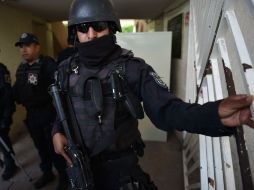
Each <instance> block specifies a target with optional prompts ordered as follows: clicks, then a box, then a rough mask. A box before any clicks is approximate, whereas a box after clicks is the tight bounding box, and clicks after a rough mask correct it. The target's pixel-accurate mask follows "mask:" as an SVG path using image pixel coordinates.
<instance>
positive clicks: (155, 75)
mask: <svg viewBox="0 0 254 190" xmlns="http://www.w3.org/2000/svg"><path fill="white" fill-rule="evenodd" d="M149 74H150V75H151V76H152V77H153V79H154V80H155V82H156V83H157V84H158V85H159V86H161V87H162V88H166V89H168V86H167V84H166V83H165V82H164V81H163V80H161V78H160V76H159V75H158V74H157V73H155V72H150V73H149Z"/></svg>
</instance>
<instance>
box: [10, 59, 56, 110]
mask: <svg viewBox="0 0 254 190" xmlns="http://www.w3.org/2000/svg"><path fill="white" fill-rule="evenodd" d="M48 59H51V58H48V57H40V59H39V61H38V62H36V63H34V64H33V65H31V66H29V65H28V64H26V63H21V65H20V66H19V67H18V69H17V72H16V85H15V87H16V88H17V89H16V92H17V93H18V96H17V97H18V101H19V102H20V103H22V104H23V105H24V106H25V107H26V108H27V109H32V108H38V107H41V106H46V105H48V103H49V102H51V100H50V96H49V94H48V91H47V86H48V84H47V82H46V81H47V79H46V78H45V77H46V73H43V68H45V67H46V64H47V63H48ZM50 61H51V60H50Z"/></svg>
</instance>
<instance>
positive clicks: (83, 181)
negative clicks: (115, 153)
mask: <svg viewBox="0 0 254 190" xmlns="http://www.w3.org/2000/svg"><path fill="white" fill-rule="evenodd" d="M49 88H50V89H49V91H50V95H51V96H52V98H53V102H54V106H55V109H56V112H57V115H58V118H59V119H60V122H61V124H62V126H63V128H64V132H65V135H66V138H67V145H66V146H65V151H66V152H67V154H68V156H69V157H70V159H71V161H72V165H71V166H69V167H68V168H67V174H68V177H69V180H70V185H71V189H72V190H93V189H94V184H93V178H92V172H91V169H90V165H89V158H88V154H87V152H86V150H85V149H84V148H83V149H81V148H82V147H80V146H78V145H77V144H75V143H74V142H75V140H76V139H75V138H73V134H72V131H71V130H70V129H77V130H78V129H79V126H78V123H77V120H76V117H75V113H74V111H73V107H72V104H71V99H70V97H69V96H68V95H67V94H63V93H62V94H61V95H63V96H62V97H60V89H59V87H58V85H57V84H52V85H50V87H49ZM62 100H63V101H64V103H65V104H64V105H66V106H67V109H66V111H68V112H67V115H68V119H67V118H66V115H65V111H64V107H63V104H62Z"/></svg>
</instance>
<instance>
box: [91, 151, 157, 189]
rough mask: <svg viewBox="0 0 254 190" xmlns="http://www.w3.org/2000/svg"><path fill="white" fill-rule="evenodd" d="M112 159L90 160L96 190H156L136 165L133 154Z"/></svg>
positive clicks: (135, 157) (135, 158)
mask: <svg viewBox="0 0 254 190" xmlns="http://www.w3.org/2000/svg"><path fill="white" fill-rule="evenodd" d="M121 154H122V153H121ZM113 157H114V158H113V159H108V158H107V156H106V158H105V159H104V158H103V156H102V158H100V156H99V158H98V157H95V158H94V159H93V158H92V161H91V168H92V171H93V175H94V183H95V189H96V190H157V187H156V186H155V185H154V183H153V182H152V181H151V179H150V177H149V175H148V174H146V173H145V172H144V171H143V170H142V169H141V168H140V166H139V165H138V158H137V156H136V155H135V153H129V152H127V153H126V154H122V155H120V157H118V158H117V157H115V155H114V156H113Z"/></svg>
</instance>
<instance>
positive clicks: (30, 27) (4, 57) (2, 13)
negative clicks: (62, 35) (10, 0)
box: [0, 4, 53, 138]
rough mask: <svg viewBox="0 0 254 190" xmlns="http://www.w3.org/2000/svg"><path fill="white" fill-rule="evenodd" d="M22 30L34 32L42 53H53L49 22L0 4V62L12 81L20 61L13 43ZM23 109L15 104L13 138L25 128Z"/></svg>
mask: <svg viewBox="0 0 254 190" xmlns="http://www.w3.org/2000/svg"><path fill="white" fill-rule="evenodd" d="M22 32H32V33H34V34H36V35H37V36H38V38H39V40H40V43H41V49H42V53H43V54H47V55H53V46H52V44H53V43H52V32H51V29H50V24H48V23H47V22H46V21H44V20H43V19H40V18H36V17H34V16H32V15H31V14H29V13H27V12H24V11H20V10H16V9H13V8H11V7H7V6H5V5H2V4H0V62H2V63H4V64H6V65H7V67H8V69H9V70H10V72H11V78H12V83H13V82H14V81H15V72H16V69H17V67H18V65H19V63H20V54H19V48H17V47H15V46H14V44H15V42H16V41H17V40H18V38H19V36H20V34H21V33H22ZM24 117H25V111H24V109H23V107H22V106H17V111H16V112H15V114H14V122H13V125H12V130H11V136H12V137H13V138H14V137H15V136H17V135H19V134H20V133H22V132H23V131H24V130H25V127H23V125H24V124H23V120H24Z"/></svg>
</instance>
